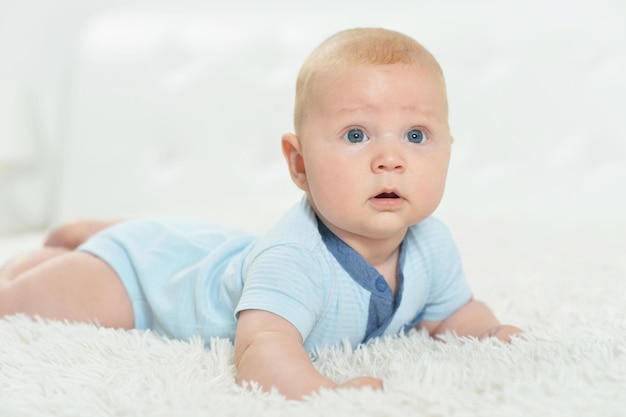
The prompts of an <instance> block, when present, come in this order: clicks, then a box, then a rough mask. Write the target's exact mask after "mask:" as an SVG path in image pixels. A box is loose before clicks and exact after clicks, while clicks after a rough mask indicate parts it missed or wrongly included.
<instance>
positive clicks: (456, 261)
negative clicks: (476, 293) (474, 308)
mask: <svg viewBox="0 0 626 417" xmlns="http://www.w3.org/2000/svg"><path fill="white" fill-rule="evenodd" d="M433 221H434V223H433V230H431V231H430V233H429V235H430V236H431V239H430V243H429V244H428V245H429V252H430V256H429V260H428V263H429V264H430V265H429V266H430V268H429V274H428V275H429V278H430V279H429V281H430V289H429V292H428V297H427V300H426V305H425V308H424V311H423V316H422V319H423V320H429V321H437V320H444V319H446V318H448V317H449V316H451V315H452V314H453V313H454V312H455V311H457V310H458V309H459V308H461V307H462V306H463V305H465V304H466V303H467V302H468V301H470V300H471V298H472V290H471V288H470V285H469V283H468V281H467V279H466V277H465V273H464V272H463V265H462V262H461V256H460V254H459V250H458V248H457V246H456V243H455V242H454V239H453V238H452V235H451V234H450V232H449V230H448V228H447V227H446V226H445V225H444V224H443V223H441V222H439V221H438V220H434V219H433Z"/></svg>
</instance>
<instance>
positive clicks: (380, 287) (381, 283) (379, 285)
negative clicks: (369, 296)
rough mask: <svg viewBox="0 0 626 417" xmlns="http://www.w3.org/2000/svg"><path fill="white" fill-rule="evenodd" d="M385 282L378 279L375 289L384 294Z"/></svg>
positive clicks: (382, 279)
mask: <svg viewBox="0 0 626 417" xmlns="http://www.w3.org/2000/svg"><path fill="white" fill-rule="evenodd" d="M387 287H388V285H387V281H385V279H384V278H378V279H377V280H376V289H377V290H378V291H380V292H384V291H385V290H387Z"/></svg>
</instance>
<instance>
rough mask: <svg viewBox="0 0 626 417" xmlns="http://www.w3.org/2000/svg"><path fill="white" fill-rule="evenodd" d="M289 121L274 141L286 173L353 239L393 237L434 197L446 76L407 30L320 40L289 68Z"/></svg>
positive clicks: (446, 134)
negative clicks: (296, 70) (292, 84)
mask: <svg viewBox="0 0 626 417" xmlns="http://www.w3.org/2000/svg"><path fill="white" fill-rule="evenodd" d="M295 128H296V132H295V134H291V133H287V134H285V135H284V136H283V141H282V146H283V154H284V156H285V159H286V161H287V164H288V167H289V171H290V174H291V177H292V179H293V181H294V183H295V184H296V185H297V186H298V187H299V188H300V189H302V190H303V191H305V192H306V194H307V198H308V200H309V202H310V204H311V206H312V207H313V209H314V210H315V213H316V214H317V216H318V217H319V219H321V221H322V222H323V223H324V224H325V225H326V226H327V227H329V228H330V229H331V230H332V231H333V232H334V233H335V234H336V235H337V236H339V237H340V238H341V239H343V240H344V241H346V242H347V243H348V244H350V245H351V246H353V248H355V247H356V246H359V244H358V243H355V241H356V240H359V239H361V238H363V239H364V240H363V241H362V242H365V241H369V242H372V241H373V240H379V239H391V241H392V242H393V243H394V244H399V242H400V241H401V240H402V239H403V237H404V234H405V233H406V230H407V228H408V227H409V226H411V225H413V224H416V223H418V222H420V221H421V220H423V219H425V218H426V217H427V216H429V215H430V214H432V212H433V211H434V210H435V208H436V207H437V205H438V204H439V202H440V200H441V197H442V195H443V189H444V186H445V181H446V175H447V169H448V162H449V159H450V146H451V143H452V137H451V136H450V131H449V127H448V104H447V98H446V88H445V82H444V79H443V74H442V71H441V68H440V67H439V64H438V63H437V61H436V60H435V58H433V56H432V55H431V54H430V53H429V52H428V51H427V50H426V49H425V48H424V47H422V46H421V45H420V44H419V43H417V42H416V41H415V40H413V39H411V38H410V37H408V36H405V35H403V34H400V33H397V32H393V31H389V30H384V29H353V30H347V31H344V32H340V33H338V34H337V35H335V36H333V37H331V38H329V39H327V40H326V41H324V42H323V43H322V44H321V45H320V46H319V47H318V48H317V49H315V50H314V51H313V52H312V53H311V55H310V56H309V58H308V59H307V60H306V61H305V63H304V65H303V66H302V69H301V70H300V74H299V76H298V81H297V85H296V105H295ZM368 239H369V240H368Z"/></svg>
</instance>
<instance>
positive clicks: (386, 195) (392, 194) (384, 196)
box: [374, 192, 400, 198]
mask: <svg viewBox="0 0 626 417" xmlns="http://www.w3.org/2000/svg"><path fill="white" fill-rule="evenodd" d="M374 198H400V196H399V195H398V194H396V193H393V192H391V193H380V194H378V195H377V196H376V197H374Z"/></svg>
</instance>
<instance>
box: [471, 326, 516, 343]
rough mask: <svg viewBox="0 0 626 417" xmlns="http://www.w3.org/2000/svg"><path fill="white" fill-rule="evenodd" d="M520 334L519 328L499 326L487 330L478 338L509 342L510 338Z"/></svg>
mask: <svg viewBox="0 0 626 417" xmlns="http://www.w3.org/2000/svg"><path fill="white" fill-rule="evenodd" d="M520 333H522V329H520V328H519V327H515V326H511V325H508V324H501V325H498V326H495V327H492V328H490V329H488V330H487V331H486V332H485V333H483V334H482V335H481V336H480V338H481V339H482V338H484V337H497V338H498V339H500V340H502V341H503V342H510V341H511V336H515V335H518V334H520Z"/></svg>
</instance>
